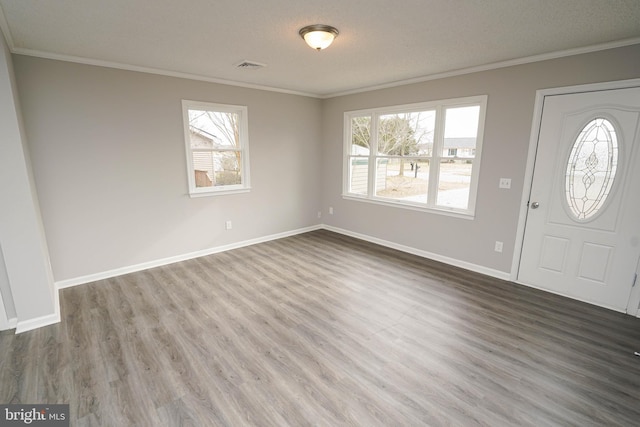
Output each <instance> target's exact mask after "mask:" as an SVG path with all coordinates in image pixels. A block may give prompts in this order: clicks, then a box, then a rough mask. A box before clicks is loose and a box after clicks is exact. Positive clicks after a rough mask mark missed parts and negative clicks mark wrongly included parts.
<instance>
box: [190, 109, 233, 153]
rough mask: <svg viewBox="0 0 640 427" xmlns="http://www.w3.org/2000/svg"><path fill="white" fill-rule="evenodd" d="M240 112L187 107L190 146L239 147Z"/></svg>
mask: <svg viewBox="0 0 640 427" xmlns="http://www.w3.org/2000/svg"><path fill="white" fill-rule="evenodd" d="M239 123H240V114H238V113H226V112H220V111H205V110H192V109H189V140H190V145H191V148H192V149H193V148H240V134H239V130H238V126H239Z"/></svg>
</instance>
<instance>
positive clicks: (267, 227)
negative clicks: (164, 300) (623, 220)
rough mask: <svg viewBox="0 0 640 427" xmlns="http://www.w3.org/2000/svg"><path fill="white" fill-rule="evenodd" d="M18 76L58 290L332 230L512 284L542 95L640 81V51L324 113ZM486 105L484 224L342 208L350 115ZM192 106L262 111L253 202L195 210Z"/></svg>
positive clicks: (29, 61)
mask: <svg viewBox="0 0 640 427" xmlns="http://www.w3.org/2000/svg"><path fill="white" fill-rule="evenodd" d="M14 62H15V64H14V67H15V71H16V76H17V84H18V89H19V94H20V100H21V103H22V110H23V116H24V120H25V124H26V131H27V137H28V142H29V150H30V152H31V157H32V162H33V166H34V174H35V180H36V184H37V187H38V191H39V198H40V204H41V211H42V215H43V220H44V225H45V230H46V234H47V239H48V243H49V248H50V254H51V260H52V265H53V271H54V275H55V279H56V281H64V280H73V279H75V278H81V277H83V276H87V275H92V274H99V273H102V272H108V271H113V270H117V269H119V268H123V267H128V266H133V265H136V264H140V263H146V262H153V261H155V260H161V259H164V258H170V257H174V256H180V255H183V254H188V253H191V252H195V251H200V250H206V249H209V248H215V247H219V246H223V245H227V244H233V243H236V242H242V241H245V240H249V239H254V238H259V237H262V236H268V235H272V234H276V233H281V232H287V231H290V230H295V229H299V228H304V227H308V226H312V225H315V224H318V223H319V222H324V223H326V224H328V225H330V226H334V227H338V228H342V229H345V230H349V231H352V232H357V233H362V234H365V235H369V236H372V237H375V238H380V239H385V240H388V241H391V242H394V243H397V244H401V245H406V246H410V247H413V248H416V249H418V250H422V251H426V252H431V253H434V254H438V255H440V256H443V257H449V258H452V259H455V260H460V261H462V262H464V263H470V264H475V265H478V266H481V267H483V268H486V269H493V270H496V271H500V272H509V270H510V267H511V261H512V255H513V249H514V242H515V240H516V236H515V234H516V228H517V221H518V214H519V209H520V206H519V204H520V200H521V195H522V190H523V188H522V187H523V182H524V168H525V164H526V157H527V150H528V144H529V137H530V131H531V122H532V115H533V107H534V99H535V92H536V90H537V89H541V88H548V87H557V86H567V85H575V84H582V83H591V82H598V81H610V80H620V79H629V78H636V77H640V45H635V46H630V47H626V48H619V49H612V50H606V51H601V52H596V53H591V54H585V55H578V56H573V57H567V58H562V59H556V60H550V61H544V62H539V63H533V64H527V65H520V66H514V67H508V68H502V69H497V70H492V71H486V72H478V73H473V74H467V75H462V76H458V77H452V78H445V79H439V80H432V81H427V82H424V83H418V84H412V85H406V86H400V87H395V88H390V89H385V90H377V91H370V92H365V93H360V94H355V95H348V96H342V97H336V98H332V99H326V100H318V99H312V98H307V97H302V96H295V95H286V94H280V93H275V92H268V91H260V90H255V89H245V88H240V87H232V86H225V85H218V84H212V83H206V82H199V81H191V80H185V79H177V78H172V77H164V76H157V75H151V74H144V73H136V72H130V71H122V70H116V69H109V68H102V67H95V66H88V65H79V64H73V63H66V62H61V61H53V60H46V59H38V58H33V57H26V56H19V55H17V56H14ZM482 94H487V95H488V96H489V99H488V107H487V118H486V126H485V138H484V151H483V153H482V168H481V173H480V183H479V189H478V202H477V207H476V217H475V219H474V220H465V219H459V218H453V217H448V216H442V215H437V214H432V213H424V212H417V211H411V210H406V209H398V208H392V207H386V206H380V205H373V204H369V203H363V202H357V201H350V200H344V199H342V197H341V190H342V164H343V159H342V131H343V113H344V112H345V111H349V110H355V109H362V108H370V107H379V106H385V105H395V104H404V103H412V102H420V101H429V100H438V99H447V98H455V97H465V96H472V95H482ZM181 99H192V100H200V101H210V102H218V103H228V104H238V105H247V106H248V107H249V140H250V150H251V181H252V186H253V189H252V191H251V192H250V193H247V194H236V195H226V196H217V197H205V198H195V199H191V198H189V197H188V196H187V177H186V161H185V154H184V141H183V131H182V121H181V120H182V119H181V106H180V100H181ZM500 177H507V178H512V189H511V190H500V189H498V179H499V178H500ZM329 206H332V207H334V210H335V214H334V215H328V212H327V211H328V207H329ZM320 209H322V210H323V218H322V220H318V219H317V217H316V213H317V211H318V210H320ZM225 220H232V221H233V229H232V230H229V231H226V230H224V222H225ZM496 240H500V241H503V242H504V243H505V245H504V252H503V253H502V254H498V253H496V252H494V251H493V245H494V242H495V241H496Z"/></svg>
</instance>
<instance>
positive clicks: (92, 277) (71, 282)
mask: <svg viewBox="0 0 640 427" xmlns="http://www.w3.org/2000/svg"><path fill="white" fill-rule="evenodd" d="M321 228H322V225H313V226H310V227H304V228H298V229H296V230H291V231H285V232H283V233H276V234H270V235H268V236H263V237H258V238H255V239H249V240H244V241H242V242H237V243H231V244H228V245H223V246H216V247H213V248H209V249H203V250H200V251H195V252H190V253H187V254H183V255H176V256H172V257H168V258H163V259H158V260H155V261H149V262H143V263H140V264H135V265H130V266H128V267H122V268H116V269H114V270H109V271H103V272H101V273H95V274H89V275H86V276H81V277H76V278H73V279H66V280H61V281H59V282H56V283H55V285H56V288H57V289H64V288H70V287H72V286H78V285H83V284H86V283H91V282H95V281H97V280H104V279H109V278H111V277H116V276H121V275H123V274H129V273H135V272H137V271H142V270H148V269H150V268H155V267H161V266H163V265H168V264H173V263H176V262H181V261H187V260H190V259H194V258H199V257H202V256H207V255H212V254H216V253H220V252H225V251H230V250H232V249H238V248H243V247H245V246H251V245H256V244H258V243H264V242H268V241H271V240H277V239H282V238H285V237H290V236H295V235H296V234H302V233H307V232H309V231H315V230H319V229H321Z"/></svg>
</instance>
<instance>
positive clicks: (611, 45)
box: [320, 37, 640, 99]
mask: <svg viewBox="0 0 640 427" xmlns="http://www.w3.org/2000/svg"><path fill="white" fill-rule="evenodd" d="M634 44H640V37H635V38H631V39H623V40H616V41H613V42H608V43H601V44H597V45H592V46H585V47H579V48H574V49H567V50H560V51H556V52H550V53H543V54H540V55H533V56H525V57H523V58H516V59H510V60H507V61H500V62H493V63H491V64H485V65H479V66H477V67H469V68H461V69H459V70H451V71H446V72H444V73H437V74H430V75H427V76H422V77H415V78H413V79H406V80H398V81H396V82H390V83H384V84H381V85H375V86H366V87H362V88H359V89H353V90H348V91H344V92H335V93H330V94H325V95H320V98H323V99H327V98H336V97H339V96H345V95H353V94H356V93H362V92H371V91H374V90H379V89H388V88H392V87H397V86H405V85H409V84H414V83H422V82H427V81H430V80H438V79H444V78H448V77H456V76H461V75H464V74H471V73H479V72H482V71H490V70H496V69H499V68H506V67H513V66H515V65H523V64H530V63H532V62H541V61H547V60H549V59H558V58H564V57H567V56H574V55H581V54H584V53H592V52H598V51H601V50H607V49H615V48H618V47H625V46H631V45H634Z"/></svg>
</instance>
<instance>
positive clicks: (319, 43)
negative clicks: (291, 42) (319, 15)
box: [299, 24, 339, 50]
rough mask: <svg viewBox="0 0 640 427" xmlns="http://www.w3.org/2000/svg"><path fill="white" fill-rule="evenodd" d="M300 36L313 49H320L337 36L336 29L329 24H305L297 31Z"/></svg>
mask: <svg viewBox="0 0 640 427" xmlns="http://www.w3.org/2000/svg"><path fill="white" fill-rule="evenodd" d="M299 34H300V36H301V37H302V38H303V39H304V41H305V42H307V44H308V45H309V46H311V47H312V48H313V49H315V50H322V49H324V48H326V47H329V45H330V44H331V43H333V39H335V38H336V37H338V34H339V33H338V30H337V29H336V28H334V27H332V26H330V25H323V24H315V25H307V26H306V27H304V28H301V29H300V31H299Z"/></svg>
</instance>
